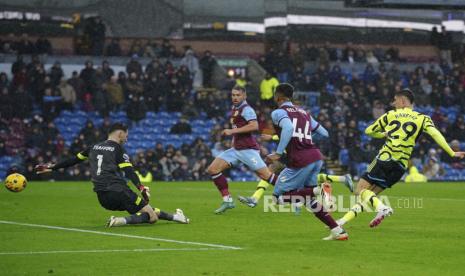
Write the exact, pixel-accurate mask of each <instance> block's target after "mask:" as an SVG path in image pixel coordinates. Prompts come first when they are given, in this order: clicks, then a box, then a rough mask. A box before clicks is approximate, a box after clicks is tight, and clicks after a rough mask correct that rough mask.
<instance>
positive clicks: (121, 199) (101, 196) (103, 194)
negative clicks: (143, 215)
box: [97, 188, 147, 214]
mask: <svg viewBox="0 0 465 276" xmlns="http://www.w3.org/2000/svg"><path fill="white" fill-rule="evenodd" d="M97 197H98V201H99V202H100V205H102V207H103V208H105V209H107V210H111V211H127V212H128V213H130V214H135V213H137V212H139V211H140V209H142V208H143V207H144V206H145V205H147V202H146V201H145V200H144V199H143V198H142V197H140V196H138V195H137V194H136V193H135V192H133V191H132V190H131V189H129V188H127V189H124V190H122V191H118V192H116V191H98V192H97Z"/></svg>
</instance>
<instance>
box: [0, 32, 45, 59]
mask: <svg viewBox="0 0 465 276" xmlns="http://www.w3.org/2000/svg"><path fill="white" fill-rule="evenodd" d="M52 53H53V48H52V44H51V43H50V41H49V40H48V39H47V38H45V37H38V38H37V39H36V40H35V42H33V41H32V40H31V39H30V38H29V36H28V34H26V33H24V34H22V35H21V36H19V37H18V36H16V35H15V34H13V33H11V34H9V35H8V36H7V37H6V38H4V39H1V38H0V54H17V55H26V54H36V55H43V54H48V55H51V54H52Z"/></svg>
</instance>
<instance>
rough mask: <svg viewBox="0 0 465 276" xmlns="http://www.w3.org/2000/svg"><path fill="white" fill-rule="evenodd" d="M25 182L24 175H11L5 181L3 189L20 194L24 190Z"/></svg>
mask: <svg viewBox="0 0 465 276" xmlns="http://www.w3.org/2000/svg"><path fill="white" fill-rule="evenodd" d="M26 185H27V180H26V177H24V175H22V174H19V173H12V174H10V175H9V176H7V177H6V179H5V187H6V188H7V189H8V190H10V191H12V192H15V193H17V192H21V191H22V190H24V188H26Z"/></svg>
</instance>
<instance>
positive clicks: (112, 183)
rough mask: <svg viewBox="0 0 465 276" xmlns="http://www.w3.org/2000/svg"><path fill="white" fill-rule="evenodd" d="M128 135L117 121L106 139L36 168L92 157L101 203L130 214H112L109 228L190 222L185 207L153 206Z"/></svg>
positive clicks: (68, 164) (62, 165)
mask: <svg viewBox="0 0 465 276" xmlns="http://www.w3.org/2000/svg"><path fill="white" fill-rule="evenodd" d="M127 138H128V128H127V126H125V125H123V124H121V123H115V124H113V125H112V126H111V127H110V130H109V133H108V139H107V140H106V141H104V142H101V143H97V144H95V145H93V146H92V147H90V148H87V149H85V150H84V151H81V152H80V153H78V154H77V155H76V156H74V157H72V158H70V159H67V160H64V161H62V162H60V163H58V164H39V165H37V166H36V171H37V173H38V174H41V173H46V172H51V171H54V170H59V169H62V168H67V167H71V166H73V165H76V164H78V163H81V162H83V161H84V160H89V165H90V171H91V176H92V178H91V180H92V183H93V184H94V192H96V193H97V198H98V200H99V202H100V205H102V207H103V208H105V209H107V210H112V211H127V212H128V213H129V214H130V216H127V217H115V216H111V217H110V219H109V220H108V222H107V226H108V227H113V226H121V225H125V224H141V223H155V222H156V221H157V220H158V219H163V220H169V221H176V222H179V223H189V219H188V218H187V217H185V216H184V214H183V212H182V210H181V209H177V210H176V213H175V214H169V213H166V212H163V211H161V210H159V209H156V208H155V209H154V208H152V207H151V206H150V205H149V200H150V190H149V187H145V186H144V185H142V184H141V183H140V180H139V178H138V177H137V175H136V173H135V172H134V168H133V166H132V164H131V161H130V160H129V156H128V155H127V154H126V153H125V151H124V148H123V146H122V145H123V144H124V143H126V142H127ZM123 173H124V176H125V177H126V178H128V179H129V180H131V182H132V184H134V186H136V188H137V189H138V190H139V191H140V194H141V196H142V197H140V196H138V195H137V194H136V193H135V192H133V191H132V190H131V189H130V188H129V187H128V185H127V183H126V180H125V178H124V177H123Z"/></svg>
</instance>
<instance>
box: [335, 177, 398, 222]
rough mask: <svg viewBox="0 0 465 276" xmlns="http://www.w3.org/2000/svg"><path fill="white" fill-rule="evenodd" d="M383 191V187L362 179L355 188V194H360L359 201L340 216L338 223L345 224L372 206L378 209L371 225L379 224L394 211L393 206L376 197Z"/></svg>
mask: <svg viewBox="0 0 465 276" xmlns="http://www.w3.org/2000/svg"><path fill="white" fill-rule="evenodd" d="M382 191H384V189H383V188H381V187H379V186H376V185H373V184H371V183H369V182H368V181H366V180H365V179H360V181H359V182H358V185H357V188H356V189H355V195H357V196H359V202H358V203H357V204H355V205H354V206H353V207H352V208H351V210H350V211H349V212H347V213H346V214H345V215H344V216H343V217H342V218H340V219H339V220H338V221H337V223H338V224H339V225H344V224H346V223H347V222H349V221H351V220H352V219H354V218H355V217H357V216H358V214H360V213H362V212H363V211H364V208H367V207H369V206H371V207H374V208H375V209H376V211H377V215H376V216H375V218H374V219H373V220H372V221H371V222H370V227H376V226H378V225H379V224H380V223H381V222H382V221H383V219H384V218H386V217H388V216H390V215H392V213H393V210H392V208H391V207H389V206H386V205H384V204H383V203H382V202H381V200H380V199H379V198H378V197H376V195H377V194H380V193H381V192H382Z"/></svg>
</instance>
